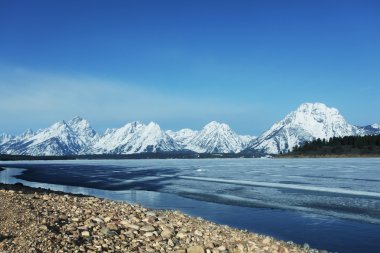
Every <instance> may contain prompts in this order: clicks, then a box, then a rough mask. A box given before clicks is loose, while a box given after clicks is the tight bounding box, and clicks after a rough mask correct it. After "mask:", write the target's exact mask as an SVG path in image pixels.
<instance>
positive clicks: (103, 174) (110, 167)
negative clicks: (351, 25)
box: [0, 159, 380, 252]
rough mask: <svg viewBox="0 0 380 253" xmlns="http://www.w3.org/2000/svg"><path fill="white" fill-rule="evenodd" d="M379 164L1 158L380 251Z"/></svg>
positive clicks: (138, 197) (154, 204)
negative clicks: (69, 160) (12, 159)
mask: <svg viewBox="0 0 380 253" xmlns="http://www.w3.org/2000/svg"><path fill="white" fill-rule="evenodd" d="M317 163H319V166H320V167H319V166H318V164H317ZM379 165H380V160H379V159H368V160H360V159H352V160H350V159H348V160H339V159H330V160H328V159H326V160H318V159H314V160H288V159H287V160H286V161H282V160H277V159H276V160H265V161H264V160H258V159H256V160H254V159H244V160H241V159H231V160H226V159H225V160H176V161H170V160H154V161H141V160H139V161H130V160H127V161H71V162H44V163H41V162H32V163H27V164H26V163H16V164H15V163H8V164H2V165H1V164H0V166H2V167H7V168H10V169H7V170H5V171H3V172H0V180H1V181H2V182H9V183H14V182H22V183H24V184H27V185H30V186H34V187H44V188H51V189H55V190H61V191H66V192H75V193H83V194H88V195H93V196H98V197H105V198H109V199H114V200H123V201H128V202H132V203H140V204H142V205H144V206H146V207H150V208H157V209H176V210H181V211H183V212H185V213H187V214H190V215H192V216H200V217H203V218H205V219H208V220H211V221H214V222H217V223H221V224H226V225H230V226H232V227H237V228H241V229H247V230H249V231H253V232H258V233H262V234H266V235H271V236H274V237H276V238H278V239H282V240H285V241H289V240H291V241H294V242H296V243H300V244H302V243H305V242H307V243H308V244H309V245H311V247H314V248H319V249H326V250H329V251H337V252H380V245H379V242H380V214H379V210H380V208H379V205H380V198H379V197H377V194H378V193H379V182H380V178H379V168H380V166H379ZM11 167H13V168H14V169H11ZM15 168H24V169H26V170H24V171H23V172H22V173H21V171H20V170H19V169H15ZM326 168H327V169H326ZM331 169H334V170H331ZM235 174H237V175H235ZM186 177H189V178H191V179H188V178H186ZM205 178H206V179H207V180H208V181H202V180H203V179H205ZM218 180H219V181H218ZM231 180H234V181H231ZM258 185H259V186H258Z"/></svg>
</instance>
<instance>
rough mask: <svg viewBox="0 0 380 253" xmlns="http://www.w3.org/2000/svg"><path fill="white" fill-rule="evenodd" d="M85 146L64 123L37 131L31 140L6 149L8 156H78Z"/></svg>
mask: <svg viewBox="0 0 380 253" xmlns="http://www.w3.org/2000/svg"><path fill="white" fill-rule="evenodd" d="M84 145H85V144H84V143H83V142H82V141H81V140H80V139H79V138H77V136H76V134H75V132H74V131H73V130H72V129H71V128H70V127H69V126H68V125H67V123H66V122H65V121H61V122H58V123H55V124H53V125H52V126H50V127H49V128H46V129H43V130H41V131H39V132H38V133H37V134H36V135H34V136H32V137H31V138H26V139H21V140H18V141H15V142H14V143H11V144H10V145H9V146H8V147H7V153H8V154H19V155H36V156H40V155H72V154H78V153H80V151H81V148H82V147H83V146H84Z"/></svg>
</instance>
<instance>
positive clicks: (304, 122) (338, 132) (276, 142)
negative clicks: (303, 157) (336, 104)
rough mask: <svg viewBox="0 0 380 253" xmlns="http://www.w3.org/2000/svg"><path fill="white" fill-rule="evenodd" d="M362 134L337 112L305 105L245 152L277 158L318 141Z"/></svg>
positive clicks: (318, 105)
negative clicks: (297, 146) (310, 142)
mask: <svg viewBox="0 0 380 253" xmlns="http://www.w3.org/2000/svg"><path fill="white" fill-rule="evenodd" d="M363 134H365V133H364V131H362V130H360V129H359V128H358V127H355V126H353V125H350V124H349V123H347V121H346V120H345V119H344V118H343V116H342V115H340V114H339V111H338V110H337V109H335V108H329V107H327V106H326V105H324V104H322V103H304V104H302V105H301V106H300V107H298V109H297V110H295V111H293V112H291V113H289V114H288V115H287V116H286V117H285V118H284V119H283V120H281V121H279V122H277V123H275V124H274V125H273V126H272V127H271V128H270V129H269V130H268V131H266V132H264V133H263V134H262V135H261V136H259V137H258V138H257V139H256V140H254V141H253V142H251V144H250V145H249V148H248V150H251V151H253V150H255V151H260V152H262V153H269V154H277V153H279V152H285V151H288V150H292V149H293V147H295V146H296V145H300V144H303V143H304V142H306V141H312V140H314V139H317V138H320V139H327V140H328V139H329V138H330V137H342V136H348V135H363Z"/></svg>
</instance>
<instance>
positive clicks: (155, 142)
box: [93, 122, 181, 154]
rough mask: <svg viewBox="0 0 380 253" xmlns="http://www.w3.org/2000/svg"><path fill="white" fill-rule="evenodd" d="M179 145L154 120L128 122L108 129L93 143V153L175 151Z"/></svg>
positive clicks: (178, 148)
mask: <svg viewBox="0 0 380 253" xmlns="http://www.w3.org/2000/svg"><path fill="white" fill-rule="evenodd" d="M180 149H181V147H180V146H179V145H178V144H177V143H176V142H175V141H174V140H173V138H171V137H170V136H169V135H168V134H166V133H165V132H164V131H162V130H161V128H160V126H159V125H158V124H156V123H154V122H151V123H149V124H148V125H144V124H143V123H141V122H132V123H128V124H126V125H125V126H123V127H121V128H119V129H108V130H107V131H106V132H105V134H104V135H103V136H102V137H101V138H100V139H99V140H98V141H97V142H96V143H95V145H94V147H93V151H94V152H95V153H103V154H104V153H107V154H109V153H110V154H134V153H142V152H167V151H177V150H180Z"/></svg>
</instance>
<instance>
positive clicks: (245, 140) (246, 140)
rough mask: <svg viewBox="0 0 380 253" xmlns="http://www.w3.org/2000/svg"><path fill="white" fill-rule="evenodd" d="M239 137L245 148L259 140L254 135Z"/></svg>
mask: <svg viewBox="0 0 380 253" xmlns="http://www.w3.org/2000/svg"><path fill="white" fill-rule="evenodd" d="M239 137H240V139H241V140H242V142H243V146H244V148H246V147H247V146H248V145H249V144H250V143H251V142H252V141H254V140H256V139H257V136H253V135H239Z"/></svg>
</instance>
